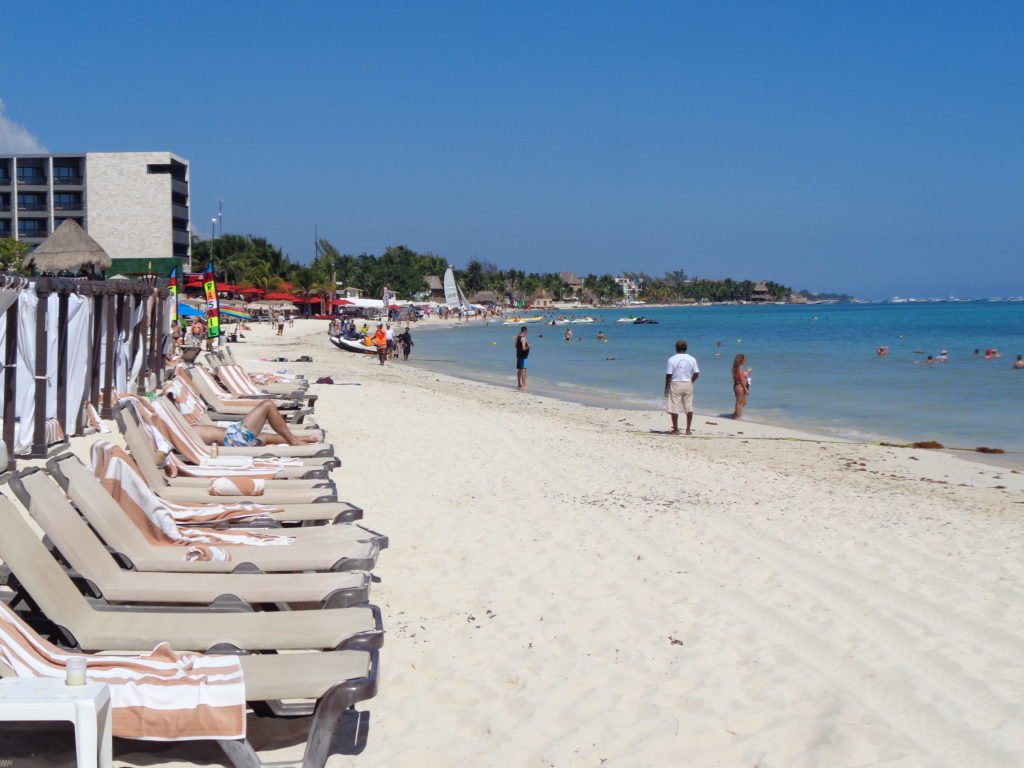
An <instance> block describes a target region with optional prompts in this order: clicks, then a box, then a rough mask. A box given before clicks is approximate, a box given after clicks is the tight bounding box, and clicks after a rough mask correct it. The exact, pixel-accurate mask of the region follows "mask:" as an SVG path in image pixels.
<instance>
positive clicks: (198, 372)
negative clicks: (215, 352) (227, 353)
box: [179, 366, 313, 423]
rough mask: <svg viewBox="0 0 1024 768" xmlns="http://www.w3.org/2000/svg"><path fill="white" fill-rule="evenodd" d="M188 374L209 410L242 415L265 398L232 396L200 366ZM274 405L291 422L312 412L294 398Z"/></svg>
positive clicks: (300, 419)
mask: <svg viewBox="0 0 1024 768" xmlns="http://www.w3.org/2000/svg"><path fill="white" fill-rule="evenodd" d="M179 375H180V374H179ZM188 375H189V377H190V378H191V379H192V384H193V386H194V387H195V388H196V391H197V392H198V393H199V395H200V396H201V397H202V398H203V400H204V401H205V403H206V405H207V406H208V407H209V408H210V410H212V411H216V412H217V413H219V414H229V415H230V414H234V415H236V416H243V417H244V416H245V415H246V414H247V413H249V411H251V410H252V407H253V403H254V402H256V400H258V399H267V398H266V397H265V396H264V397H263V398H253V397H235V396H232V395H230V394H228V393H227V392H225V391H224V390H223V389H221V387H220V385H219V384H218V383H217V380H216V379H214V377H213V374H212V373H210V372H209V371H207V370H206V369H205V368H201V367H200V366H192V367H191V368H189V369H188ZM276 405H277V407H278V410H280V411H281V415H282V416H284V418H285V419H286V420H287V421H291V422H296V423H300V422H302V420H303V419H305V418H306V416H309V415H310V414H312V413H313V409H312V408H299V403H298V402H296V401H294V400H286V401H281V402H276Z"/></svg>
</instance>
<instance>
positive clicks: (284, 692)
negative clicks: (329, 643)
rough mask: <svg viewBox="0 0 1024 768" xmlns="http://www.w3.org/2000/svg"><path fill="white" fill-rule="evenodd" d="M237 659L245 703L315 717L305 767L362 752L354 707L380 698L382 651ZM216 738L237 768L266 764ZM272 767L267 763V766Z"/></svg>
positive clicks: (237, 743) (362, 724) (24, 631)
mask: <svg viewBox="0 0 1024 768" xmlns="http://www.w3.org/2000/svg"><path fill="white" fill-rule="evenodd" d="M15 620H16V621H17V623H18V627H19V629H20V634H21V636H22V637H23V638H25V639H26V640H27V641H29V642H31V643H32V645H34V646H36V647H40V646H42V647H44V648H45V649H46V650H48V651H50V652H51V653H52V654H53V655H57V654H60V649H59V648H56V647H54V646H52V645H50V644H49V643H47V642H46V641H45V640H44V639H43V638H42V637H40V636H39V634H38V633H37V632H35V631H33V630H32V628H31V627H30V626H28V625H27V624H25V622H24V621H21V620H20V619H18V618H17V617H15ZM108 660H109V657H106V658H105V659H104V661H107V663H108V664H109V661H108ZM237 660H238V663H239V664H240V665H241V668H242V677H243V680H244V686H245V691H244V697H245V700H246V702H247V703H248V704H249V706H250V707H251V708H252V710H253V711H254V712H255V713H256V714H257V715H259V716H261V717H290V718H294V717H300V716H306V715H312V719H311V721H310V725H309V730H308V732H307V733H308V736H307V742H306V748H305V754H304V755H303V759H302V762H301V763H300V765H301V766H302V768H323V767H324V766H325V765H326V763H327V760H328V758H329V757H330V756H331V755H333V754H357V753H358V752H359V751H360V750H361V749H362V747H363V746H364V745H365V739H366V727H367V725H368V720H367V718H366V717H365V716H361V715H362V713H358V712H356V711H355V709H354V707H355V705H356V704H358V703H359V702H361V701H366V700H368V699H371V698H373V697H374V696H375V695H376V694H377V686H378V669H379V663H380V656H379V652H378V651H377V650H375V649H369V650H358V651H357V650H345V651H326V652H321V651H313V652H302V653H288V654H253V655H240V656H238V657H237ZM90 666H92V665H91V664H90ZM105 668H106V669H108V670H111V671H114V670H116V667H110V666H106V667H105ZM17 676H18V675H17V672H16V671H15V670H14V669H13V668H12V667H11V666H8V665H7V664H6V663H4V662H3V661H0V678H12V677H17ZM208 720H209V719H208V718H206V719H205V720H204V721H203V722H208ZM352 731H355V733H354V734H353V733H352ZM118 735H121V734H118ZM353 736H355V738H353ZM194 738H201V737H194ZM212 738H214V739H215V740H216V741H217V743H218V744H219V745H220V747H221V748H222V749H223V750H224V752H225V754H226V755H227V757H228V760H229V761H230V762H231V764H232V765H234V766H235V768H260V766H263V765H264V763H262V762H261V761H260V758H259V755H258V754H257V753H256V751H255V749H254V748H253V746H252V744H250V743H249V741H248V740H247V739H245V738H241V739H233V738H232V739H228V738H217V737H212ZM277 765H280V764H277ZM271 766H272V764H266V768H271Z"/></svg>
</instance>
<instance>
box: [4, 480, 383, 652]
mask: <svg viewBox="0 0 1024 768" xmlns="http://www.w3.org/2000/svg"><path fill="white" fill-rule="evenodd" d="M17 481H18V478H14V479H12V481H11V482H12V483H16V482H17ZM53 487H54V489H55V490H56V487H55V486H53ZM58 493H59V491H58ZM0 530H2V531H3V536H0V559H2V560H3V561H4V563H5V564H6V565H7V567H8V568H10V571H11V576H12V579H13V580H12V582H11V583H10V584H9V585H8V586H10V587H11V588H12V590H13V592H14V596H13V599H12V600H11V602H10V606H11V607H12V608H14V609H16V610H19V612H21V613H23V614H24V613H25V611H23V610H21V609H20V608H21V606H22V605H24V606H25V607H26V609H27V613H28V618H29V620H30V621H29V623H30V624H31V623H33V622H36V623H37V624H39V625H40V626H45V621H48V622H50V623H52V625H53V630H54V635H55V637H60V639H61V641H62V642H63V643H64V644H66V645H67V646H68V647H71V648H80V649H81V650H83V651H115V650H117V651H120V650H146V649H149V648H153V647H154V646H156V645H158V644H159V643H164V642H166V643H170V644H171V646H172V647H174V648H175V649H176V650H179V651H184V650H189V651H217V650H220V651H222V652H237V651H239V650H245V651H283V650H301V649H306V650H310V649H336V650H344V649H351V650H360V649H369V648H380V646H381V644H382V643H383V639H384V630H383V627H382V625H381V619H380V610H379V609H378V608H377V607H376V606H372V605H370V606H352V607H349V608H323V609H314V610H299V611H257V612H239V611H238V609H237V608H233V609H231V610H224V611H220V610H215V609H212V608H205V609H204V608H199V609H196V608H172V607H169V606H168V607H160V608H151V607H148V606H113V605H109V604H107V605H100V606H97V605H96V604H95V603H93V602H91V601H90V600H88V599H87V598H86V597H84V596H83V595H82V594H81V593H80V592H79V591H78V589H77V588H76V587H75V585H74V583H73V582H72V581H71V579H70V577H69V576H68V575H67V574H66V573H65V572H64V571H63V569H61V567H60V565H59V564H58V563H57V561H56V560H55V559H54V558H53V557H52V556H51V555H50V553H49V552H48V551H47V549H46V547H45V546H44V545H43V543H42V542H41V541H40V540H39V538H38V537H37V536H36V534H35V532H34V531H33V530H32V528H31V527H30V526H29V524H28V522H27V521H26V520H25V518H24V517H23V516H22V514H21V512H19V511H18V509H17V508H16V507H15V506H14V504H12V503H11V501H10V500H9V499H8V498H7V497H6V496H2V495H0ZM267 549H269V547H267ZM44 620H45V621H44ZM37 629H38V627H37Z"/></svg>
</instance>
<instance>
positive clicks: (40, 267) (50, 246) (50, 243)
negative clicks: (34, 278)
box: [25, 219, 113, 272]
mask: <svg viewBox="0 0 1024 768" xmlns="http://www.w3.org/2000/svg"><path fill="white" fill-rule="evenodd" d="M112 263H113V262H111V260H110V256H108V255H107V252H106V251H104V250H103V246H101V245H100V244H99V243H97V242H96V241H95V240H93V239H92V238H91V237H89V235H88V233H87V232H86V231H85V230H84V229H82V228H81V227H80V226H79V225H78V222H77V221H75V220H74V219H65V220H64V221H63V222H62V223H61V225H60V226H59V227H57V229H56V230H54V232H53V234H52V235H50V236H49V237H48V238H46V239H45V240H44V241H43V242H42V243H40V244H39V246H38V247H37V248H36V249H35V250H34V251H32V253H30V254H29V255H28V256H26V257H25V266H26V267H34V268H35V269H36V271H38V272H77V271H78V270H80V269H82V267H86V266H91V267H93V269H94V270H95V269H107V268H109V267H110V265H111V264H112Z"/></svg>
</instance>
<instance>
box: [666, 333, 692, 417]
mask: <svg viewBox="0 0 1024 768" xmlns="http://www.w3.org/2000/svg"><path fill="white" fill-rule="evenodd" d="M698 376H700V368H698V367H697V361H696V360H695V359H694V357H693V356H692V355H688V354H686V339H680V340H679V341H677V342H676V353H675V354H674V355H672V357H670V358H669V359H668V370H667V371H666V372H665V397H666V398H668V409H667V410H668V412H669V415H670V416H671V417H672V432H671V433H670V434H673V435H678V434H679V409H680V408H682V409H683V412H684V413H685V414H686V434H688V435H692V434H693V432H691V431H690V424H691V423H692V422H693V385H694V383H695V382H696V381H697V377H698Z"/></svg>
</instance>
